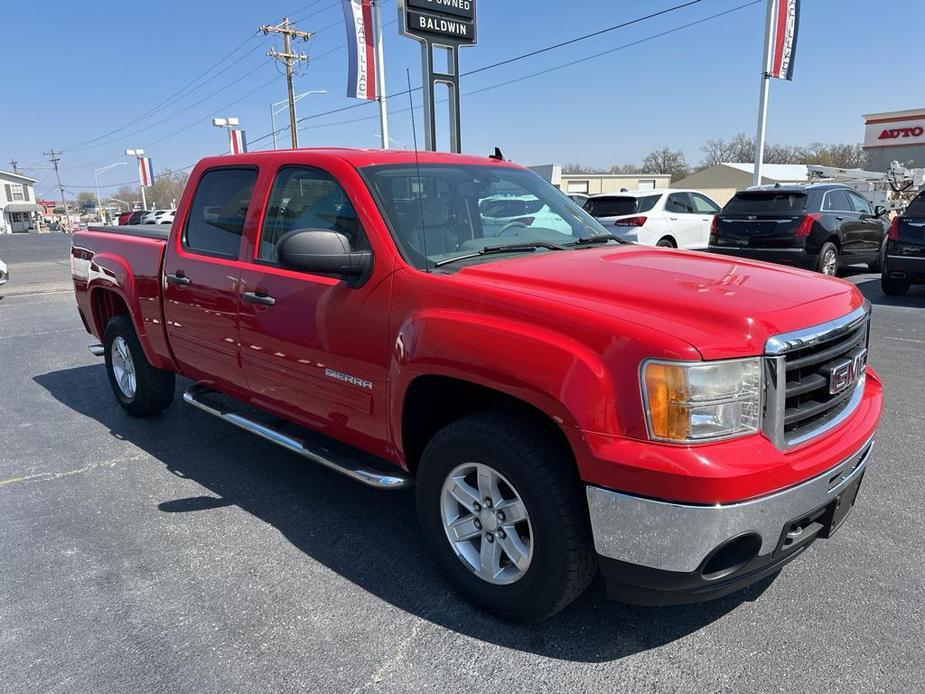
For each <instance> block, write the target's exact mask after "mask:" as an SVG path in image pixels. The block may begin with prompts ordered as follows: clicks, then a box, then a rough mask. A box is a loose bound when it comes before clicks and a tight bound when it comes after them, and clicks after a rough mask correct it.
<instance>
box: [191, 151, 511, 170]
mask: <svg viewBox="0 0 925 694" xmlns="http://www.w3.org/2000/svg"><path fill="white" fill-rule="evenodd" d="M307 155H311V158H312V159H314V160H315V161H317V160H318V157H319V156H320V157H330V158H332V159H340V160H343V161H346V162H347V163H349V164H351V165H353V166H355V167H357V168H362V167H366V166H375V165H377V164H414V163H415V162H416V161H417V162H420V163H421V164H463V165H465V164H468V165H482V166H484V165H494V166H509V167H517V165H516V164H513V163H510V162H501V161H498V160H496V159H491V158H489V157H488V156H487V155H486V156H484V157H478V156H473V155H468V154H449V153H446V152H423V151H418V152H417V153H415V152H414V150H397V149H386V150H383V149H350V148H339V147H319V148H300V149H277V150H267V151H263V152H249V153H247V154H229V155H223V156H215V157H205V158H204V159H203V160H202V161H201V162H200V164H206V165H208V166H227V165H229V164H264V165H270V166H272V165H281V164H291V163H297V162H298V161H299V157H300V156H306V158H308V157H307ZM518 168H519V167H518Z"/></svg>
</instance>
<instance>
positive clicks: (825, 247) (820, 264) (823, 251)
mask: <svg viewBox="0 0 925 694" xmlns="http://www.w3.org/2000/svg"><path fill="white" fill-rule="evenodd" d="M830 253H834V254H835V265H834V267H832V266H827V264H826V256H828V255H829V254H830ZM839 260H840V258H839V253H838V246H836V245H835V244H834V243H832V242H831V241H826V242H825V243H824V244H822V248H820V249H819V260H818V261H816V270H817V272H821V273H822V274H823V275H830V276H832V277H837V276H838V263H839ZM830 267H831V271H829V272H827V270H828V269H829V268H830Z"/></svg>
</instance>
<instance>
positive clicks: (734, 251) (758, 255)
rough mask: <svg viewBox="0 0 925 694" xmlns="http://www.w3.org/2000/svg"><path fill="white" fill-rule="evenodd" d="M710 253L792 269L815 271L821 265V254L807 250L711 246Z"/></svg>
mask: <svg viewBox="0 0 925 694" xmlns="http://www.w3.org/2000/svg"><path fill="white" fill-rule="evenodd" d="M707 250H708V251H709V252H710V253H718V254H720V255H731V256H734V257H736V258H747V259H749V260H763V261H764V262H766V263H777V264H778V265H790V266H791V267H798V268H803V269H804V270H815V269H816V266H817V265H818V264H819V254H818V253H817V254H812V253H809V252H808V251H807V250H806V249H805V248H737V247H734V246H710V247H709V248H708V249H707Z"/></svg>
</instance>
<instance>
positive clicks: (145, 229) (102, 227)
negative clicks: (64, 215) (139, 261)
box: [87, 224, 170, 241]
mask: <svg viewBox="0 0 925 694" xmlns="http://www.w3.org/2000/svg"><path fill="white" fill-rule="evenodd" d="M87 231H102V232H106V233H108V234H122V235H123V236H140V237H141V238H145V239H158V240H160V241H166V240H167V238H168V237H169V236H170V225H169V224H129V225H123V226H109V225H106V224H91V225H90V226H88V227H87Z"/></svg>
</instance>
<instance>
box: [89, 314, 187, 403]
mask: <svg viewBox="0 0 925 694" xmlns="http://www.w3.org/2000/svg"><path fill="white" fill-rule="evenodd" d="M119 337H121V338H122V339H123V340H124V341H125V344H126V346H127V347H128V351H129V353H130V354H131V357H132V364H133V366H134V369H135V389H134V395H132V396H128V395H126V394H125V393H124V392H123V391H122V388H121V387H120V386H119V384H118V382H117V379H116V375H115V372H114V370H113V356H112V353H113V346H112V345H113V342H114V341H115V340H116V338H119ZM103 347H104V348H105V358H106V375H107V376H109V385H110V386H111V387H112V392H113V394H114V395H115V396H116V400H117V401H118V402H119V404H120V405H121V406H122V409H124V410H125V411H126V412H128V413H129V414H130V415H132V416H133V417H148V416H150V415H154V414H158V413H159V412H163V411H164V410H166V409H167V408H168V407H169V406H170V403H171V402H172V401H173V395H174V389H175V387H176V376H175V375H174V373H173V372H172V371H163V370H162V369H156V368H154V367H153V366H151V364H149V363H148V360H147V358H146V357H145V353H144V350H142V348H141V343H140V342H139V341H138V335H136V334H135V326H134V325H132V321H131V319H130V318H129V317H128V316H127V315H126V314H119V315H118V316H114V317H113V318H112V320H110V321H109V323H108V324H107V325H106V330H105V331H104V332H103Z"/></svg>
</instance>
